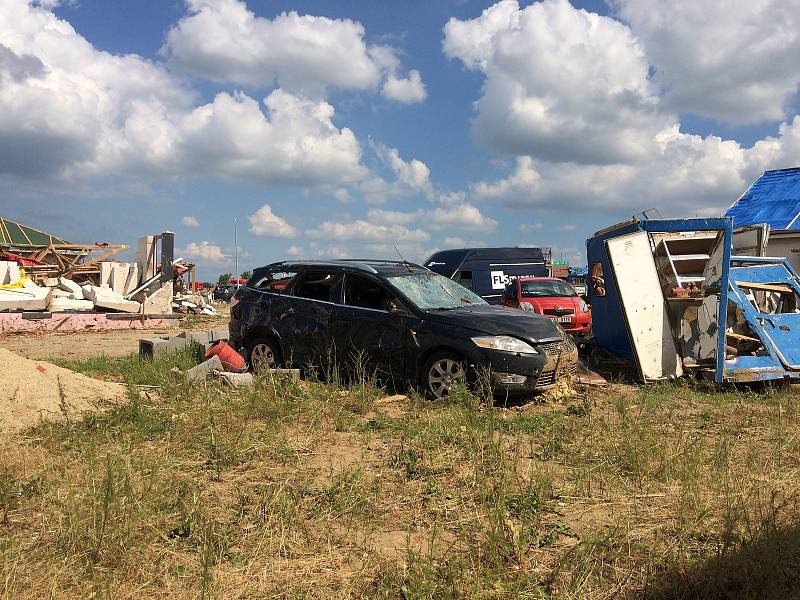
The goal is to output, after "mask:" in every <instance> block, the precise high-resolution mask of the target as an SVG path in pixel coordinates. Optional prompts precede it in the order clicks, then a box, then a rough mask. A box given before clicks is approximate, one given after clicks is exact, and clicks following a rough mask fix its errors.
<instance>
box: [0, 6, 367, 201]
mask: <svg viewBox="0 0 800 600" xmlns="http://www.w3.org/2000/svg"><path fill="white" fill-rule="evenodd" d="M333 118H334V108H333V106H331V105H330V104H329V103H327V102H325V101H324V100H321V99H316V100H315V99H309V98H307V97H305V96H302V95H300V94H297V93H290V92H288V91H286V90H283V89H275V90H273V91H271V92H270V93H269V95H267V97H266V98H264V99H263V101H260V100H257V99H255V98H252V97H250V96H248V95H247V94H244V93H242V92H237V93H233V94H230V93H227V92H221V93H219V94H217V95H216V96H215V97H214V98H213V99H212V100H211V101H210V102H208V103H205V104H200V105H198V104H197V102H196V99H195V94H194V92H193V91H192V90H191V89H189V88H187V87H186V85H185V84H184V83H183V82H182V80H181V79H179V78H176V77H175V76H174V75H173V74H172V73H170V72H169V71H168V70H167V69H166V68H165V67H164V66H162V65H160V64H158V63H154V62H151V61H148V60H145V59H143V58H141V57H139V56H136V55H135V54H127V55H124V56H117V55H114V54H111V53H108V52H102V51H99V50H97V49H95V48H94V47H93V46H92V45H91V44H90V43H89V42H88V41H87V40H86V39H84V38H83V37H82V36H81V35H80V34H78V33H77V32H76V31H75V30H74V29H73V27H72V26H71V25H70V24H69V23H68V22H67V21H65V20H63V19H59V18H58V17H57V16H56V15H54V14H53V13H52V12H50V11H49V10H46V9H45V8H42V7H41V6H37V5H32V4H28V3H27V2H26V1H25V0H6V1H5V2H3V3H2V4H0V173H5V174H11V175H16V176H23V177H31V178H35V177H48V176H53V177H54V176H62V177H73V178H77V177H91V176H105V175H132V176H142V175H144V176H149V177H173V176H181V175H195V174H198V173H202V174H203V175H205V176H210V177H216V178H222V179H235V180H249V181H255V182H258V183H262V184H294V185H301V186H304V187H313V186H318V185H319V186H321V185H352V184H354V182H358V181H361V180H363V179H365V178H366V177H367V176H368V175H369V172H368V170H367V169H366V168H365V167H364V166H363V165H362V164H361V162H360V161H361V146H360V144H359V142H358V140H357V139H356V137H355V135H354V134H353V132H352V131H351V130H349V129H347V128H339V127H337V126H336V125H335V124H334V122H333ZM2 149H4V150H2Z"/></svg>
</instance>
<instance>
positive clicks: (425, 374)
mask: <svg viewBox="0 0 800 600" xmlns="http://www.w3.org/2000/svg"><path fill="white" fill-rule="evenodd" d="M466 381H467V373H466V368H465V363H464V359H463V358H462V357H460V356H459V355H458V354H456V353H455V352H451V351H448V350H445V351H442V352H436V353H434V354H432V355H431V356H430V357H429V358H428V360H427V361H425V366H424V367H423V369H422V382H421V383H422V385H423V387H424V388H425V393H426V394H427V395H428V396H430V397H432V398H443V397H445V396H447V395H448V394H450V392H452V391H453V389H455V388H456V387H457V386H460V385H464V383H466Z"/></svg>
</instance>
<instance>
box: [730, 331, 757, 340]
mask: <svg viewBox="0 0 800 600" xmlns="http://www.w3.org/2000/svg"><path fill="white" fill-rule="evenodd" d="M725 337H728V338H731V339H734V340H741V341H743V342H759V343H761V340H759V339H758V338H754V337H750V336H749V335H742V334H741V333H733V332H732V331H728V332H726V333H725Z"/></svg>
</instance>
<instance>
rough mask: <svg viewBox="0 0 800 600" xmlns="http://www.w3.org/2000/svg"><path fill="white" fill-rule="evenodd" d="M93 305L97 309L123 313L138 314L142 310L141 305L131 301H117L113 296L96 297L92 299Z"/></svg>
mask: <svg viewBox="0 0 800 600" xmlns="http://www.w3.org/2000/svg"><path fill="white" fill-rule="evenodd" d="M94 305H95V306H96V307H98V308H105V309H108V310H115V311H118V312H124V313H138V312H141V310H142V305H141V304H139V303H138V302H134V301H133V300H124V299H122V298H120V299H117V298H114V297H113V296H106V295H102V294H101V295H97V296H95V299H94Z"/></svg>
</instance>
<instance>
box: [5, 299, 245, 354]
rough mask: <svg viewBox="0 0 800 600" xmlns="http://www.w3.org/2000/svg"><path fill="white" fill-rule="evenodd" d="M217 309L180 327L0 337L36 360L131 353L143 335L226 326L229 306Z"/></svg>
mask: <svg viewBox="0 0 800 600" xmlns="http://www.w3.org/2000/svg"><path fill="white" fill-rule="evenodd" d="M215 308H216V309H217V313H218V314H217V315H216V316H214V317H207V316H195V315H188V316H186V317H185V318H183V319H181V320H180V323H179V324H178V326H177V327H172V328H164V327H161V328H158V329H137V330H127V329H126V330H119V331H86V332H77V333H58V332H55V333H44V334H37V335H31V334H20V335H5V336H2V337H0V348H6V349H8V350H11V351H13V352H16V353H17V354H20V355H22V356H24V357H25V358H30V359H35V360H45V359H48V358H54V357H58V358H90V357H92V356H103V355H105V356H127V355H129V354H133V353H136V352H138V351H139V340H140V339H142V338H146V337H152V336H166V335H177V334H179V333H180V332H182V331H206V330H210V329H224V328H226V327H227V326H228V315H229V310H230V309H229V306H228V305H227V304H223V305H220V304H217V305H216V306H215Z"/></svg>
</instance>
